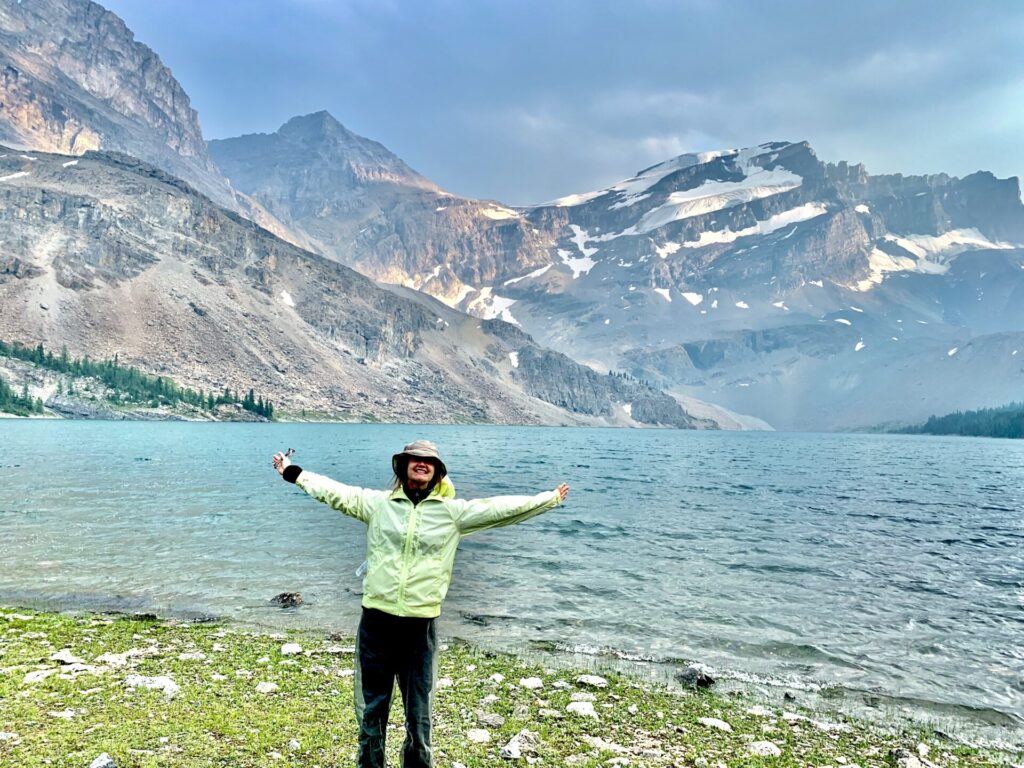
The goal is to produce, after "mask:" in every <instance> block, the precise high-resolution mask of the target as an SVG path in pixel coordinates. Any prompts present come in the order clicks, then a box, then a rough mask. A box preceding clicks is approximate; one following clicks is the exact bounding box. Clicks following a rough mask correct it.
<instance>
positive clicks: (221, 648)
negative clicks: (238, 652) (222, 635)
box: [213, 643, 227, 653]
mask: <svg viewBox="0 0 1024 768" xmlns="http://www.w3.org/2000/svg"><path fill="white" fill-rule="evenodd" d="M226 650H227V648H226V647H224V646H223V645H221V644H220V643H214V644H213V652H214V653H220V652H221V651H226Z"/></svg>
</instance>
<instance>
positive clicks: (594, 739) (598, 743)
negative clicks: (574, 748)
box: [581, 735, 629, 755]
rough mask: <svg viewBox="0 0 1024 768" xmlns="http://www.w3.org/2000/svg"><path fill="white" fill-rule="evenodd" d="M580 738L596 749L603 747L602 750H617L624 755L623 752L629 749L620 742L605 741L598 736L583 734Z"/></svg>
mask: <svg viewBox="0 0 1024 768" xmlns="http://www.w3.org/2000/svg"><path fill="white" fill-rule="evenodd" d="M581 738H582V739H583V741H585V742H586V743H587V744H589V745H590V746H592V747H593V748H594V749H598V750H602V749H603V750H607V751H608V752H617V753H619V754H620V755H624V754H626V753H628V752H629V749H627V748H626V747H624V746H622V745H621V744H616V743H615V742H614V741H605V740H604V739H602V738H601V737H600V736H587V735H584V736H582V737H581Z"/></svg>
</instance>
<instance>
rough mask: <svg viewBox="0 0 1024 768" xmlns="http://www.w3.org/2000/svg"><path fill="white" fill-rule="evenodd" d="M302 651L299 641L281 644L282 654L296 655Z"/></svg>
mask: <svg viewBox="0 0 1024 768" xmlns="http://www.w3.org/2000/svg"><path fill="white" fill-rule="evenodd" d="M300 653H302V646H301V645H299V644H298V643H285V644H284V645H282V646H281V655H282V656H296V655H298V654H300Z"/></svg>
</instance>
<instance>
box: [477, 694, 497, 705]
mask: <svg viewBox="0 0 1024 768" xmlns="http://www.w3.org/2000/svg"><path fill="white" fill-rule="evenodd" d="M497 700H498V697H497V696H495V695H494V694H493V693H489V694H487V695H486V696H484V697H483V698H482V699H480V703H481V704H493V703H494V702H496V701H497Z"/></svg>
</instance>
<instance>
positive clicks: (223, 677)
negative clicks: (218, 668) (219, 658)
mask: <svg viewBox="0 0 1024 768" xmlns="http://www.w3.org/2000/svg"><path fill="white" fill-rule="evenodd" d="M210 679H211V680H214V681H216V682H218V683H219V682H221V681H222V680H227V679H228V678H227V675H221V674H219V673H216V672H215V673H214V674H212V675H210Z"/></svg>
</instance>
